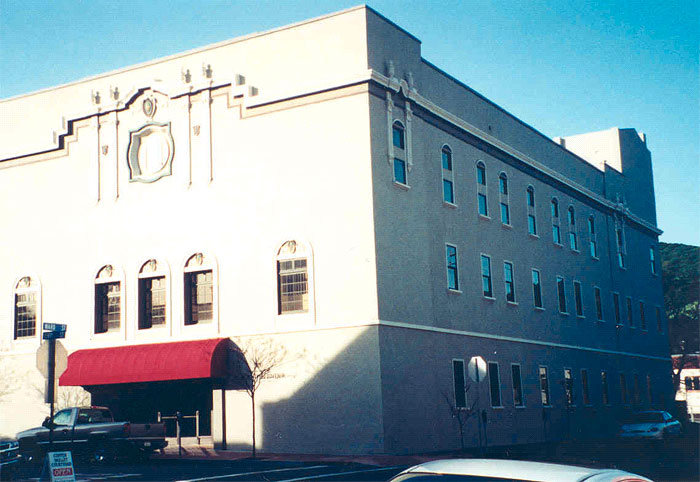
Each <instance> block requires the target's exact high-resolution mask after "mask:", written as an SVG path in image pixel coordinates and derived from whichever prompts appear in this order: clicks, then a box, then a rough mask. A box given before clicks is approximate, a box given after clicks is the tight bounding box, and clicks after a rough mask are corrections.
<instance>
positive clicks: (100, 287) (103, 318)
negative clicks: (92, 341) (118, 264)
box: [94, 265, 122, 334]
mask: <svg viewBox="0 0 700 482" xmlns="http://www.w3.org/2000/svg"><path fill="white" fill-rule="evenodd" d="M116 275H117V272H116V270H115V269H114V268H113V267H112V265H105V266H103V267H102V268H101V269H100V271H99V272H98V273H97V277H96V278H95V326H94V329H95V333H96V334H99V333H107V332H117V331H119V330H120V329H121V311H122V310H121V304H122V303H121V291H122V290H121V282H120V280H119V279H118V277H117V276H116Z"/></svg>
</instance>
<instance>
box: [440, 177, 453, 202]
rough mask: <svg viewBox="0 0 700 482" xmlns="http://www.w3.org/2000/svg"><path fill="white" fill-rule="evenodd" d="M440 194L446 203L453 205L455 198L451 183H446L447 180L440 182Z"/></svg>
mask: <svg viewBox="0 0 700 482" xmlns="http://www.w3.org/2000/svg"><path fill="white" fill-rule="evenodd" d="M442 194H443V199H444V200H445V201H446V202H448V203H452V204H454V202H455V196H454V192H453V189H452V181H448V180H447V179H443V180H442Z"/></svg>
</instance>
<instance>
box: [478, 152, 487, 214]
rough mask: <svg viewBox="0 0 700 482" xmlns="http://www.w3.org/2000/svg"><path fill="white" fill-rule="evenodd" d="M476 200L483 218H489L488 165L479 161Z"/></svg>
mask: <svg viewBox="0 0 700 482" xmlns="http://www.w3.org/2000/svg"><path fill="white" fill-rule="evenodd" d="M476 191H477V193H476V199H477V209H478V212H479V214H480V215H481V216H485V217H488V215H489V206H488V191H487V188H486V165H485V164H484V163H483V162H481V161H479V162H477V163H476Z"/></svg>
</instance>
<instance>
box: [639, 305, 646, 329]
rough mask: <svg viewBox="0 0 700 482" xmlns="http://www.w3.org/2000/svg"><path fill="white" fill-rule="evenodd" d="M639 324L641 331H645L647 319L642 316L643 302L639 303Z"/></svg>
mask: <svg viewBox="0 0 700 482" xmlns="http://www.w3.org/2000/svg"><path fill="white" fill-rule="evenodd" d="M639 324H640V326H641V328H642V330H644V331H646V329H647V318H646V315H645V314H644V302H643V301H640V302H639Z"/></svg>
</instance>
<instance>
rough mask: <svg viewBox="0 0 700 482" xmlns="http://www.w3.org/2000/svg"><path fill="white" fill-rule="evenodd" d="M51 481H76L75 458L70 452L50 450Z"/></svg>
mask: <svg viewBox="0 0 700 482" xmlns="http://www.w3.org/2000/svg"><path fill="white" fill-rule="evenodd" d="M47 455H48V456H49V473H50V474H51V482H75V472H74V470H73V458H72V457H71V453H70V452H49V453H48V454H47Z"/></svg>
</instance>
